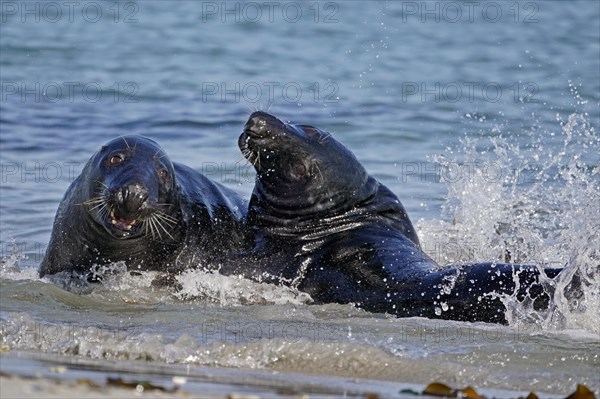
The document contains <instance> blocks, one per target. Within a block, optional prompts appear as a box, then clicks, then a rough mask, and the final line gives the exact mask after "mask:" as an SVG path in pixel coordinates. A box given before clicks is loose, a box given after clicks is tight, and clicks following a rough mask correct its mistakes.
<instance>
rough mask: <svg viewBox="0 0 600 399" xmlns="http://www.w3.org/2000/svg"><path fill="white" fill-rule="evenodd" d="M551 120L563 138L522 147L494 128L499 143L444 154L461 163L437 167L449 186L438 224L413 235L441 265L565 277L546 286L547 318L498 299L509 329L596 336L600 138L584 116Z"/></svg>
mask: <svg viewBox="0 0 600 399" xmlns="http://www.w3.org/2000/svg"><path fill="white" fill-rule="evenodd" d="M557 120H558V123H559V125H560V131H559V132H552V131H544V132H534V133H532V134H531V135H530V137H529V136H528V142H529V144H528V145H526V146H523V145H521V146H520V145H518V144H516V143H515V142H514V141H513V140H510V139H506V138H503V137H502V135H501V130H502V128H501V127H496V128H494V131H493V132H492V133H493V134H494V135H495V137H487V138H482V139H479V140H475V139H464V140H461V141H460V144H459V146H460V147H459V148H458V150H454V149H448V151H449V152H450V153H451V154H452V153H457V154H460V159H456V158H457V157H453V158H450V157H443V156H440V157H436V158H435V161H436V162H438V163H439V164H440V165H441V170H442V171H446V173H447V176H450V177H452V178H446V179H442V180H444V183H445V184H446V185H447V188H448V195H447V198H446V201H445V203H444V204H443V206H442V217H443V220H441V221H440V220H434V221H431V220H423V219H422V220H419V221H418V223H417V229H418V231H419V236H420V237H422V239H423V242H424V245H423V246H424V249H425V251H426V252H428V253H429V254H430V255H431V256H432V257H433V258H434V259H436V260H437V261H438V262H439V263H441V264H445V263H460V262H465V263H467V262H483V261H492V262H493V261H500V262H518V263H532V264H537V265H544V266H546V267H548V266H550V267H565V268H566V270H565V271H564V272H563V273H562V274H561V275H560V276H559V278H558V279H557V280H556V281H552V280H550V279H548V280H543V281H542V284H543V285H544V284H545V285H547V286H555V287H556V290H555V294H554V298H553V305H552V307H551V309H550V310H549V311H547V312H539V311H535V310H534V309H533V307H532V304H531V303H529V302H523V303H520V302H518V301H517V300H516V298H513V297H507V298H503V302H504V304H505V305H506V307H507V314H506V315H507V319H508V321H509V323H510V324H511V325H516V324H517V323H519V322H522V321H523V320H524V319H527V320H530V321H534V322H535V323H537V324H539V325H540V326H543V327H547V328H555V329H563V328H573V329H577V328H583V329H586V330H588V331H595V332H600V327H599V325H600V314H599V313H598V309H599V305H600V298H599V292H600V240H599V239H598V238H597V234H598V231H600V205H599V204H600V165H599V162H598V155H597V154H599V153H600V137H599V136H598V135H597V133H596V132H595V130H594V128H593V127H592V126H590V123H589V122H588V120H587V117H586V115H584V114H580V113H574V114H571V115H569V116H568V118H567V119H566V120H562V119H561V118H560V117H557ZM540 133H541V134H540ZM548 140H555V141H558V143H553V144H552V145H548V144H547V141H548ZM521 142H522V141H521ZM457 170H459V171H462V172H463V173H462V175H460V178H455V177H457V176H459V175H458V174H457V173H456V171H457ZM465 170H466V171H468V173H464V172H465ZM442 177H444V173H442ZM440 248H441V249H442V250H440Z"/></svg>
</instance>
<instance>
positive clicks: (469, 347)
mask: <svg viewBox="0 0 600 399" xmlns="http://www.w3.org/2000/svg"><path fill="white" fill-rule="evenodd" d="M0 6H1V10H0V18H1V25H0V80H1V85H2V87H1V89H2V90H1V101H0V145H1V147H0V164H1V168H2V169H1V172H2V174H1V192H0V199H1V201H0V221H1V226H0V234H1V237H0V244H1V246H2V253H1V256H2V263H1V266H0V267H1V270H0V271H1V273H0V295H1V303H0V324H1V331H0V339H1V344H2V348H3V349H2V350H3V351H8V352H9V353H7V354H4V355H2V356H3V358H2V359H3V362H2V363H3V366H2V367H3V371H6V372H15V370H20V371H19V372H20V373H24V374H26V373H27V367H30V368H32V369H33V368H34V367H35V366H34V365H33V363H32V364H29V363H26V365H25V366H20V363H18V362H16V361H15V360H14V359H15V357H12V358H11V357H10V356H11V354H13V355H14V354H17V355H18V356H17V358H21V357H22V358H26V359H27V358H34V357H36V356H37V357H40V356H41V357H42V358H50V357H52V356H59V357H60V359H61V360H60V361H59V362H62V363H69V364H70V363H72V364H76V363H78V362H79V364H83V363H86V362H87V363H86V364H90V363H91V364H93V365H94V367H96V368H98V369H107V370H108V369H119V367H120V370H121V371H123V370H136V369H139V370H148V368H149V367H150V368H152V370H155V371H156V370H160V373H161V374H163V375H169V374H182V373H183V374H185V372H184V369H182V367H184V366H185V367H187V368H186V369H185V370H187V371H186V372H187V373H188V375H193V374H194V372H193V371H192V372H190V370H194V369H193V367H196V369H195V370H196V375H197V376H198V375H199V373H200V372H199V371H198V370H203V371H202V373H204V374H205V375H212V376H213V377H214V376H219V375H220V376H221V377H222V374H219V373H222V372H223V371H218V370H221V369H220V368H221V367H224V368H229V370H237V371H243V372H244V373H246V374H241V375H239V374H235V373H233V374H227V373H226V374H225V376H227V375H229V378H224V377H222V378H221V381H225V382H224V384H225V386H226V387H239V386H241V385H243V384H244V383H246V384H250V382H249V381H251V380H252V381H256V380H260V379H261V378H266V377H265V376H266V375H267V374H264V375H263V376H262V377H261V375H262V374H261V373H271V374H268V375H269V376H271V378H272V376H273V375H274V374H272V373H273V372H292V373H299V374H294V375H295V377H294V378H295V380H294V381H296V382H297V383H298V384H300V386H303V387H304V388H303V389H304V390H305V391H306V389H308V388H306V387H308V386H311V387H313V388H311V389H312V391H310V390H309V391H310V392H315V393H320V394H330V395H333V396H335V395H341V394H342V393H344V392H346V393H348V392H363V391H364V390H367V389H368V390H371V391H377V390H379V391H380V393H382V394H385V395H387V396H393V395H397V394H398V392H399V390H398V389H397V388H398V387H397V386H396V385H389V384H390V383H392V382H394V383H396V382H406V383H413V384H426V383H429V382H432V381H434V380H437V381H441V382H445V383H447V384H450V385H452V386H455V387H464V386H467V385H472V386H474V387H477V388H492V389H501V390H515V391H521V392H528V391H531V390H535V391H538V392H546V393H549V394H557V395H564V394H566V393H569V392H571V391H573V390H574V388H575V386H576V384H577V383H583V384H586V385H587V386H588V387H590V388H591V389H593V390H594V391H596V392H598V391H599V390H600V380H599V377H598V375H599V372H600V358H599V356H600V353H599V341H600V339H599V334H600V311H599V309H600V296H599V291H600V271H599V269H598V268H599V264H600V239H599V238H598V231H600V161H599V155H598V154H599V153H600V137H599V136H598V124H599V122H600V116H599V109H600V76H599V74H600V72H599V71H600V5H599V3H598V2H596V1H570V2H568V3H566V2H558V1H527V2H518V1H517V2H504V1H496V2H491V1H481V2H401V1H398V2H395V1H378V2H359V1H344V2H341V1H331V2H318V1H317V2H304V1H303V2H201V1H164V0H158V1H115V2H106V1H81V2H75V3H73V2H65V3H61V2H34V1H27V2H20V1H2V2H0ZM255 109H263V110H267V109H268V110H269V111H270V112H272V113H274V114H276V115H277V116H279V117H280V118H283V119H285V120H289V121H292V122H294V123H303V124H312V125H315V126H318V127H320V128H322V129H325V130H328V131H330V132H331V133H332V134H333V135H334V136H335V137H336V138H337V139H338V140H339V141H341V142H342V143H344V144H345V145H346V146H347V147H349V148H350V149H351V150H352V151H353V152H354V153H355V154H356V156H357V157H358V159H359V160H360V161H361V162H362V163H363V164H364V165H365V167H366V168H367V170H368V171H369V172H370V173H371V174H373V175H374V176H375V177H376V178H378V179H379V180H380V181H381V182H382V183H383V184H385V185H387V186H388V187H389V188H390V189H392V190H393V191H394V192H395V193H396V194H397V195H398V197H399V198H400V199H401V201H402V202H403V204H404V205H405V207H406V209H407V211H408V213H409V216H410V217H411V219H412V221H413V223H415V224H416V227H417V228H418V233H419V237H420V239H421V242H422V244H423V248H424V250H425V251H426V252H427V253H429V254H430V255H431V256H432V257H433V258H434V259H436V260H437V261H438V262H439V263H440V264H447V263H460V262H473V261H481V262H483V261H497V260H500V261H505V260H507V259H510V260H513V261H518V262H528V263H535V264H545V265H550V266H560V267H563V266H564V267H566V268H567V271H568V272H567V273H564V275H563V277H561V279H559V281H557V282H556V285H557V287H558V288H557V290H556V294H555V296H554V298H553V301H552V306H551V309H550V310H549V311H545V312H536V311H534V310H533V309H532V308H531V307H530V305H529V304H527V303H524V304H522V303H518V302H517V301H515V300H514V299H513V298H510V297H509V298H504V299H503V301H504V302H505V304H506V306H507V309H508V310H507V318H508V320H509V325H508V326H496V325H489V324H484V323H462V322H452V321H440V320H427V319H421V318H410V319H399V318H395V317H393V316H390V315H383V314H370V313H368V312H364V311H361V310H358V309H356V308H354V307H353V306H351V305H336V304H330V305H323V306H316V305H311V304H310V299H309V298H308V297H307V296H306V295H305V294H303V293H301V292H297V291H294V290H292V289H287V288H282V287H275V286H269V285H265V284H256V283H252V282H249V281H246V280H242V279H238V278H235V277H223V276H220V275H218V274H215V273H207V272H199V271H190V272H187V273H185V274H184V275H182V276H180V277H179V281H180V282H181V283H182V286H183V289H182V290H181V291H178V292H176V293H174V292H171V291H168V290H164V289H157V288H154V287H152V286H151V281H152V277H153V275H152V273H148V274H146V275H143V276H141V277H136V278H134V277H131V276H127V275H118V274H117V275H115V276H113V277H111V278H110V279H109V280H108V281H106V282H105V284H104V286H103V287H102V288H100V289H98V290H96V291H94V292H93V293H91V294H88V295H77V294H75V293H72V292H68V291H65V290H63V289H61V288H59V287H57V286H55V285H54V284H52V283H51V282H49V281H48V280H46V279H39V278H38V277H37V272H36V270H37V267H38V266H39V262H40V260H41V258H42V256H43V253H44V251H45V248H46V245H47V242H48V240H49V237H50V233H51V229H52V221H53V218H54V214H55V211H56V209H57V206H58V203H59V202H60V200H61V198H62V195H63V194H64V192H65V190H66V189H67V187H68V185H69V183H70V182H71V181H72V180H73V178H74V177H75V176H76V175H77V174H78V173H79V172H80V171H81V169H82V167H83V165H84V164H85V162H86V161H87V159H89V157H90V156H91V155H92V154H93V153H94V152H95V151H96V150H97V149H98V148H99V147H100V146H101V145H102V144H103V143H105V142H107V141H109V140H111V139H112V138H114V137H116V136H118V135H122V134H142V135H146V136H149V137H151V138H153V139H155V140H157V141H158V142H159V143H160V144H161V145H162V146H163V147H164V149H165V150H166V152H167V153H168V154H169V156H170V157H171V159H172V160H174V161H176V162H180V163H184V164H187V165H189V166H191V167H194V168H195V169H197V170H199V171H202V172H203V173H205V174H206V175H207V176H208V177H210V178H212V179H214V180H216V181H219V182H221V183H223V184H225V185H226V186H228V187H230V188H233V189H235V190H237V191H238V192H239V193H240V194H241V195H243V196H245V197H246V198H248V197H249V195H250V193H251V191H252V187H253V172H252V169H251V167H250V165H248V164H247V163H246V162H244V161H243V158H242V157H241V154H240V153H239V151H238V149H237V137H238V135H239V134H240V133H241V130H242V127H243V124H244V122H245V120H246V118H247V117H248V115H249V114H250V112H251V111H252V110H255ZM115 267H116V268H118V267H119V265H115ZM575 274H577V275H579V276H581V279H582V281H583V288H582V290H583V294H584V295H583V296H582V297H580V298H575V299H574V298H571V299H570V300H568V299H567V298H565V295H564V294H563V288H564V287H565V286H566V285H567V284H568V283H569V282H570V281H571V280H570V279H571V278H572V276H573V275H575ZM440 311H443V308H441V309H440ZM14 356H16V355H14ZM9 359H13V360H12V361H9ZM115 362H117V363H115ZM119 362H121V363H119ZM88 367H89V366H88ZM190 367H191V368H192V369H190ZM204 367H209V369H208V370H211V368H212V369H213V370H214V372H213V373H212V374H211V372H210V371H206V370H207V369H205V368H204ZM202 373H200V374H202ZM252 373H254V374H252ZM256 373H258V374H256ZM337 377H346V378H347V377H351V378H353V379H359V380H356V381H363V380H362V379H369V380H385V381H387V382H386V383H381V384H379V385H378V384H376V383H371V385H361V384H360V383H355V384H354V385H352V386H350V385H348V384H350V382H348V381H350V380H347V379H346V380H339V379H336V378H337ZM215 378H216V377H215ZM223 378H224V379H223ZM216 379H217V380H218V378H216ZM317 379H318V381H317ZM208 380H210V378H208ZM340 381H342V382H340ZM271 384H274V383H273V382H271ZM302 384H304V385H302ZM311 384H312V385H311ZM365 384H366V383H365ZM386 384H388V385H386ZM275 385H276V384H275ZM275 385H273V386H275ZM207 387H208V385H205V386H203V388H202V387H200V388H198V391H202V390H203V389H206V390H208V388H207ZM361 387H362V388H361ZM361 389H362V391H361ZM226 391H227V389H225V390H224V391H218V390H217V391H211V392H226Z"/></svg>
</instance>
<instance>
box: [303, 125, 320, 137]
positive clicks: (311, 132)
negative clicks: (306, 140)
mask: <svg viewBox="0 0 600 399" xmlns="http://www.w3.org/2000/svg"><path fill="white" fill-rule="evenodd" d="M304 132H305V133H306V134H307V135H308V137H318V136H320V135H321V134H320V132H319V131H318V130H317V129H315V128H314V127H306V128H304Z"/></svg>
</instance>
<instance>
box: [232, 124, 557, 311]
mask: <svg viewBox="0 0 600 399" xmlns="http://www.w3.org/2000/svg"><path fill="white" fill-rule="evenodd" d="M239 146H240V149H241V151H242V153H243V154H244V155H245V156H246V158H247V159H248V160H249V161H250V162H251V163H252V164H253V165H254V167H255V169H256V172H257V178H256V185H255V188H254V192H253V194H252V197H251V200H250V205H249V211H248V227H249V229H250V230H251V231H252V232H253V242H254V248H253V249H252V250H251V251H249V255H248V257H247V258H248V259H251V261H246V262H244V261H236V262H232V265H229V266H228V267H224V268H223V269H222V272H223V273H240V274H243V275H245V276H247V277H249V278H254V279H258V280H262V281H270V282H283V283H285V284H288V285H291V286H294V287H297V288H298V289H299V290H301V291H304V292H307V293H309V294H310V295H311V297H312V298H313V299H314V300H315V302H317V303H328V302H337V303H354V304H356V305H357V306H360V307H362V308H364V309H366V310H369V311H375V312H388V313H393V314H396V315H398V316H424V317H431V318H446V319H455V320H469V321H487V322H500V323H502V322H505V317H504V310H505V309H504V306H503V305H502V303H501V301H500V300H499V299H497V297H494V296H493V295H489V294H492V293H495V294H508V293H513V292H514V291H515V289H516V286H515V281H518V282H519V284H520V285H519V289H518V290H519V292H518V295H519V297H520V298H523V297H524V296H526V295H532V296H534V297H538V299H539V300H541V301H543V300H542V299H540V298H541V297H542V295H539V294H540V289H541V287H538V288H536V289H537V291H536V292H534V291H535V290H533V289H531V288H532V286H534V285H536V282H537V281H538V276H539V273H540V272H539V271H538V269H537V268H536V267H529V266H519V265H506V264H497V265H492V264H476V265H466V266H464V267H445V268H441V267H440V266H438V265H437V264H436V263H435V262H434V261H433V260H432V259H431V258H429V257H428V256H427V255H426V254H425V253H424V252H423V251H422V250H421V248H420V245H419V240H418V238H417V235H416V233H415V229H414V227H413V225H412V223H411V221H410V219H409V218H408V215H407V213H406V211H405V209H404V207H403V206H402V204H401V203H400V201H399V200H398V198H397V197H396V196H395V195H394V194H393V193H392V192H391V191H390V190H389V189H388V188H386V187H385V186H384V185H382V184H381V183H379V182H378V181H377V180H376V179H375V178H373V177H372V176H370V175H369V174H368V173H367V171H366V170H365V169H364V168H363V166H362V165H361V164H360V163H359V162H358V160H357V159H356V158H355V157H354V155H353V154H352V153H351V152H350V151H349V150H348V149H347V148H345V147H344V146H343V145H342V144H340V143H339V142H338V141H336V140H335V139H334V138H333V137H332V136H331V135H330V134H328V133H326V132H323V131H321V130H319V129H317V128H315V127H312V126H306V125H292V124H287V123H284V122H282V121H281V120H279V119H277V118H276V117H274V116H272V115H269V114H267V113H264V112H255V113H253V114H252V115H251V116H250V118H249V120H248V122H247V123H246V126H245V130H244V132H243V133H242V135H241V136H240V138H239ZM513 275H516V276H518V277H517V278H514V279H513ZM545 299H546V300H547V297H545ZM542 305H544V304H542Z"/></svg>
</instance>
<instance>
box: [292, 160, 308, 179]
mask: <svg viewBox="0 0 600 399" xmlns="http://www.w3.org/2000/svg"><path fill="white" fill-rule="evenodd" d="M292 173H293V174H294V176H296V177H303V176H304V175H306V173H307V169H306V166H304V164H301V163H297V164H295V165H294V166H293V167H292Z"/></svg>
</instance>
